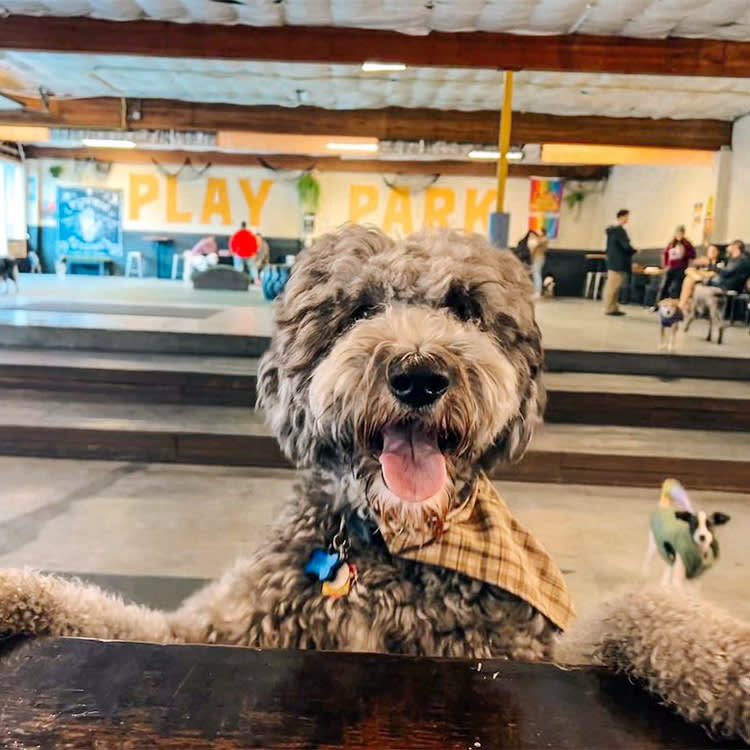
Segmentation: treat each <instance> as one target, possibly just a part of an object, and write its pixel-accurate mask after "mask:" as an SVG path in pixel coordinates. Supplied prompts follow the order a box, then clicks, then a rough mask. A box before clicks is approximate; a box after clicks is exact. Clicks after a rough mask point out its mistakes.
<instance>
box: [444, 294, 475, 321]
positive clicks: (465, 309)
mask: <svg viewBox="0 0 750 750" xmlns="http://www.w3.org/2000/svg"><path fill="white" fill-rule="evenodd" d="M443 307H447V308H448V309H449V310H450V311H451V312H452V313H453V314H454V315H455V316H456V317H457V318H459V320H465V321H469V320H481V318H482V308H481V306H480V304H479V302H477V301H476V300H475V299H474V298H473V297H472V296H471V295H470V294H469V293H468V292H467V291H465V290H463V289H451V290H450V291H449V292H448V294H447V295H446V297H445V300H444V301H443Z"/></svg>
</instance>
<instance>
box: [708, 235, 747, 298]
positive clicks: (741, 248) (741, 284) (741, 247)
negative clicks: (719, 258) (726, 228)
mask: <svg viewBox="0 0 750 750" xmlns="http://www.w3.org/2000/svg"><path fill="white" fill-rule="evenodd" d="M749 278H750V255H748V254H747V252H746V251H745V243H744V242H743V241H742V240H735V241H734V242H732V243H730V245H729V246H728V247H727V264H726V266H724V268H720V269H719V271H718V274H717V275H716V276H714V278H712V279H710V280H709V282H708V285H709V286H715V287H718V288H719V289H721V290H722V291H725V292H742V291H743V290H744V288H745V284H747V280H748V279H749Z"/></svg>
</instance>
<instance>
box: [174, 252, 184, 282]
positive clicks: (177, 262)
mask: <svg viewBox="0 0 750 750" xmlns="http://www.w3.org/2000/svg"><path fill="white" fill-rule="evenodd" d="M180 261H182V267H183V268H185V253H174V255H172V278H173V279H179V278H180Z"/></svg>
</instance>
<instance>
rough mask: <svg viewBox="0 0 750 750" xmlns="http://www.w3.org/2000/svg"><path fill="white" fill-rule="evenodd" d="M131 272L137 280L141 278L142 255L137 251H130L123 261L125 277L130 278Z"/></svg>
mask: <svg viewBox="0 0 750 750" xmlns="http://www.w3.org/2000/svg"><path fill="white" fill-rule="evenodd" d="M133 271H135V272H136V276H138V278H143V253H141V252H139V251H138V250H131V251H130V252H129V253H128V255H127V259H126V260H125V276H130V275H131V274H132V272H133Z"/></svg>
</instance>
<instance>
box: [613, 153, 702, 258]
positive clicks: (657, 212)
mask: <svg viewBox="0 0 750 750" xmlns="http://www.w3.org/2000/svg"><path fill="white" fill-rule="evenodd" d="M715 188H716V182H715V173H714V168H712V167H696V166H689V167H680V166H645V165H644V166H635V165H632V166H631V165H628V166H616V167H614V168H613V169H612V173H611V175H610V177H609V180H608V181H607V185H606V188H605V190H604V195H603V200H602V204H601V210H602V215H601V222H600V230H599V236H600V240H599V243H600V245H601V244H603V242H604V227H605V226H606V225H608V224H611V223H613V222H614V220H615V214H616V213H617V211H618V210H619V209H621V208H627V209H630V222H629V224H628V227H627V228H628V234H629V235H630V240H631V242H632V243H633V245H634V246H635V247H637V248H651V247H661V246H663V245H666V244H667V242H669V240H670V238H671V237H672V233H673V232H674V229H675V227H676V226H677V225H678V224H684V225H685V228H686V230H687V236H688V239H690V240H691V241H692V242H693V243H694V244H699V243H700V242H701V241H702V238H703V218H704V217H705V210H706V206H707V204H708V199H709V197H710V196H711V195H713V193H714V191H715ZM697 203H701V204H703V210H702V212H701V214H700V221H699V222H694V220H693V219H694V207H695V204H697Z"/></svg>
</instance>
